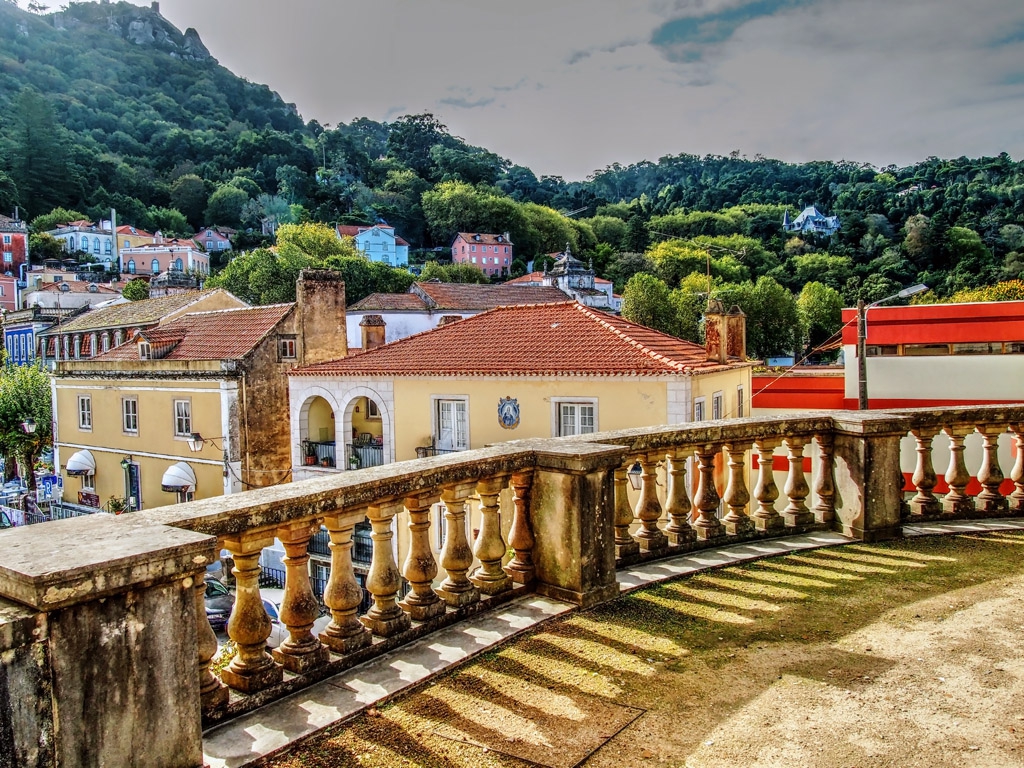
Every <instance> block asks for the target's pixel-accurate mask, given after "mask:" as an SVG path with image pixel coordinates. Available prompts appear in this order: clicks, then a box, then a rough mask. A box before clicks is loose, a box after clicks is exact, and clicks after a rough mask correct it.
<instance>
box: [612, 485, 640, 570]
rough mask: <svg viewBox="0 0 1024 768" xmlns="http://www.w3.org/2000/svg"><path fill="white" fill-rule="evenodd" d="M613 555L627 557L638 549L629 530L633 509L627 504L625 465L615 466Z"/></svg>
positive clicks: (638, 546) (627, 486) (627, 492)
mask: <svg viewBox="0 0 1024 768" xmlns="http://www.w3.org/2000/svg"><path fill="white" fill-rule="evenodd" d="M614 482H615V557H616V558H621V557H629V556H630V555H635V554H637V553H638V552H639V551H640V545H639V544H637V543H636V541H635V540H634V539H633V536H632V535H631V534H630V532H629V526H631V525H632V524H633V510H632V509H630V506H629V491H628V488H629V478H627V477H626V467H616V468H615V481H614Z"/></svg>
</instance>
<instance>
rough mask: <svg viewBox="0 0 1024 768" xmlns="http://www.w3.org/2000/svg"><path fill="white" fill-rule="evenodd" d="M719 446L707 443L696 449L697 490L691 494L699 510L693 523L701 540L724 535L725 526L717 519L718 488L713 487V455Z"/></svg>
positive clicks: (719, 500)
mask: <svg viewBox="0 0 1024 768" xmlns="http://www.w3.org/2000/svg"><path fill="white" fill-rule="evenodd" d="M719 450H720V449H719V447H718V446H716V445H712V444H710V443H709V444H707V445H703V446H701V447H699V448H698V449H697V450H696V454H697V469H698V471H699V473H700V474H699V475H698V480H697V492H696V493H695V494H694V495H693V503H694V506H696V507H697V511H698V512H700V517H699V518H697V522H696V523H695V524H694V526H693V527H694V528H696V529H697V538H698V539H700V540H701V541H708V540H711V539H719V538H722V537H723V536H725V526H724V525H722V523H721V521H720V520H719V519H718V517H717V515H718V505H719V503H720V502H721V498H720V497H719V495H718V489H717V488H715V456H717V455H718V453H719Z"/></svg>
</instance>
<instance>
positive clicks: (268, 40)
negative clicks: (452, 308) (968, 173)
mask: <svg viewBox="0 0 1024 768" xmlns="http://www.w3.org/2000/svg"><path fill="white" fill-rule="evenodd" d="M783 5H786V4H785V3H783ZM744 6H746V11H747V12H750V11H751V9H754V10H757V11H759V12H765V11H766V9H768V8H769V7H770V6H768V5H767V4H766V3H764V2H754V3H752V2H751V0H561V2H557V3H551V2H550V0H518V1H517V2H516V3H500V4H499V3H497V2H490V3H486V2H478V1H476V0H418V1H417V2H413V3H403V2H399V0H374V1H373V2H370V1H369V0H360V1H358V2H345V3H339V4H327V3H322V2H319V1H318V0H291V1H290V2H288V3H279V2H272V0H262V1H261V0H162V2H161V7H162V9H163V13H164V15H165V16H167V17H168V18H169V19H170V20H171V21H172V22H174V23H176V24H177V25H178V26H179V27H181V28H184V27H186V26H194V27H196V28H197V29H198V30H199V32H200V34H201V36H202V38H203V40H204V41H205V42H206V44H207V46H208V47H209V48H210V49H211V51H212V52H213V54H214V55H215V56H217V57H218V59H219V60H220V61H221V63H223V64H224V65H225V66H227V67H228V68H230V69H231V70H232V71H234V72H236V73H237V74H240V75H243V76H245V77H247V78H249V79H250V80H253V81H256V82H265V83H267V84H268V85H270V86H271V87H272V88H274V89H275V90H277V91H278V92H279V93H280V94H281V95H282V96H283V97H284V98H285V99H286V100H288V101H294V102H296V103H297V104H298V106H299V109H300V111H301V112H302V114H303V116H304V117H306V118H307V119H311V118H316V119H318V120H320V121H321V122H330V123H332V124H333V123H336V122H338V121H341V120H344V121H348V120H350V119H352V118H353V117H358V116H364V115H365V116H367V117H370V118H373V119H378V120H383V119H393V118H394V117H396V116H397V115H399V114H405V113H409V112H418V111H422V110H428V109H429V110H432V111H434V112H435V114H437V115H438V117H439V118H440V119H442V120H443V121H444V122H445V123H446V124H447V125H448V126H449V127H450V128H451V130H452V132H453V133H455V134H457V135H460V136H463V137H464V138H465V139H466V140H467V141H469V142H471V143H473V144H478V145H481V146H485V147H487V148H488V149H491V150H493V151H495V152H498V153H500V154H503V155H505V156H507V157H509V158H510V159H512V160H513V161H514V162H518V163H522V164H524V165H528V166H530V167H531V168H533V169H534V170H535V171H536V172H537V173H538V174H545V173H559V174H563V175H565V176H567V177H568V178H581V177H583V176H585V175H586V174H587V173H589V172H590V171H591V170H593V169H596V168H600V167H603V166H604V165H606V164H609V163H612V162H632V161H636V160H640V159H644V158H647V159H652V160H654V159H657V157H659V156H660V155H663V154H669V153H671V154H675V153H680V152H689V153H694V154H705V153H727V152H729V151H731V150H733V149H740V150H741V151H743V152H744V153H746V154H748V155H751V156H753V155H754V154H755V153H758V152H760V153H762V154H765V155H768V156H775V157H781V158H783V159H792V160H804V159H812V158H819V159H823V158H836V159H838V158H847V159H851V160H861V161H870V162H874V163H876V164H885V163H888V162H897V163H906V162H911V161H913V160H916V159H921V158H923V157H925V156H927V155H932V154H936V155H943V156H957V155H961V154H968V155H976V154H993V153H997V152H999V151H1003V150H1005V151H1009V152H1010V153H1011V154H1014V155H1015V156H1018V157H1019V156H1021V155H1024V119H1022V118H1024V55H1022V54H1024V51H1022V48H1024V42H1022V39H1024V4H1022V3H1020V0H974V2H971V3H963V2H959V0H941V1H940V0H900V2H891V0H816V2H813V3H811V2H810V0H805V2H804V4H802V5H800V4H797V5H795V6H792V7H790V8H789V10H782V11H778V12H776V14H775V15H773V16H765V15H762V16H760V17H755V18H752V19H750V20H748V21H745V22H744V23H742V24H739V25H738V26H737V27H736V28H735V30H732V29H731V28H730V27H729V25H725V28H726V30H727V32H729V33H730V34H724V35H723V36H722V37H723V38H724V39H721V40H717V41H716V42H715V43H714V44H713V45H707V46H698V47H697V48H695V49H693V50H696V51H698V52H699V54H700V55H699V56H698V57H695V58H697V59H698V60H697V61H694V62H691V63H674V62H672V61H669V59H668V58H667V57H666V55H665V51H664V50H662V49H659V48H657V47H655V46H653V45H651V43H650V40H651V38H652V34H653V33H654V32H655V30H657V29H659V28H660V27H661V26H662V25H663V24H665V23H666V22H667V21H670V20H672V19H680V18H684V17H704V16H709V15H713V14H719V13H722V12H726V13H729V12H733V11H735V9H737V8H742V7H744ZM1003 38H1008V42H1007V43H1006V44H1005V45H1003V46H1001V47H996V46H994V45H993V41H994V40H999V39H1003Z"/></svg>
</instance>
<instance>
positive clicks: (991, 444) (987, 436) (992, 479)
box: [975, 425, 1008, 515]
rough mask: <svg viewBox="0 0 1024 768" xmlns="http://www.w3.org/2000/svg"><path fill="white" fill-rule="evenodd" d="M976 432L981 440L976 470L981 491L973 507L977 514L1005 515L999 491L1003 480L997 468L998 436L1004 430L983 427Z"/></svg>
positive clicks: (1000, 471)
mask: <svg viewBox="0 0 1024 768" xmlns="http://www.w3.org/2000/svg"><path fill="white" fill-rule="evenodd" d="M978 431H979V432H980V433H981V439H982V457H981V467H980V468H979V469H978V482H979V483H981V491H980V492H979V493H978V497H977V498H976V499H975V506H976V507H977V510H978V511H979V512H984V513H986V514H989V515H999V514H1005V513H1006V511H1007V509H1008V504H1007V502H1006V499H1005V498H1004V496H1003V494H1002V493H1000V491H999V486H1001V485H1002V484H1003V480H1004V475H1003V470H1002V467H1000V466H999V436H1000V435H1001V434H1003V432H1005V431H1006V428H1005V427H997V426H993V425H985V426H981V427H978Z"/></svg>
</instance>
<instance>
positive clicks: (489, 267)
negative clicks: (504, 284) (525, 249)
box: [452, 232, 513, 276]
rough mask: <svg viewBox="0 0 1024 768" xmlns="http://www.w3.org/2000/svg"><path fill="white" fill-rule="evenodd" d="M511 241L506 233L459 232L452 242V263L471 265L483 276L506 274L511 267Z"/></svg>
mask: <svg viewBox="0 0 1024 768" xmlns="http://www.w3.org/2000/svg"><path fill="white" fill-rule="evenodd" d="M512 259H513V254H512V241H511V240H509V239H508V232H506V233H505V234H503V235H485V234H482V233H480V232H459V233H458V234H457V235H456V236H455V240H453V241H452V262H453V263H455V264H472V265H473V266H474V267H478V268H479V269H481V270H483V273H484V274H485V275H498V276H500V275H505V274H508V270H509V267H511V266H512Z"/></svg>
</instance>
